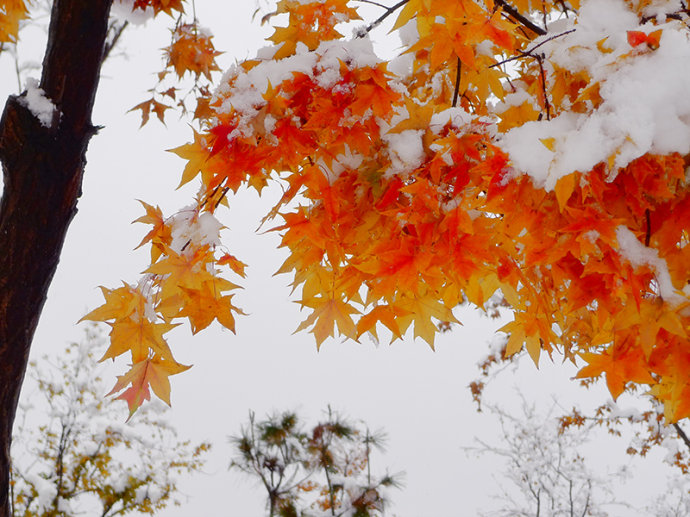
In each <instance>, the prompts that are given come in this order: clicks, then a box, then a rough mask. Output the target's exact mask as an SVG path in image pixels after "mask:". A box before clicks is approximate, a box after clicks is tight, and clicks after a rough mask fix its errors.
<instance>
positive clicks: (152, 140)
mask: <svg viewBox="0 0 690 517" xmlns="http://www.w3.org/2000/svg"><path fill="white" fill-rule="evenodd" d="M196 7H197V13H198V17H199V19H200V20H201V22H202V24H203V25H206V26H208V27H209V28H210V29H211V30H212V32H213V33H214V34H215V43H216V46H217V48H218V49H220V50H223V51H225V52H226V54H224V55H223V56H221V58H220V59H219V61H220V62H221V63H222V64H223V65H224V66H227V65H228V64H230V63H232V62H233V61H234V60H235V59H243V58H246V57H250V56H251V54H252V50H253V49H255V48H257V47H259V46H261V45H262V41H261V38H262V36H263V35H265V32H266V31H265V30H264V31H262V30H261V29H260V28H259V27H258V24H257V23H254V22H252V21H251V15H252V12H253V11H254V9H255V7H256V6H255V4H254V2H253V1H252V0H235V1H232V2H228V1H227V0H197V6H196ZM166 23H167V20H165V19H163V20H160V21H157V22H154V23H152V24H149V25H148V26H146V27H145V28H132V29H129V30H128V31H127V32H126V33H125V37H124V38H123V45H122V46H121V47H120V49H119V50H121V51H123V52H124V53H125V55H117V56H115V57H113V58H112V59H110V60H109V61H108V62H107V63H106V65H105V67H104V70H103V78H102V80H101V85H100V91H99V95H98V99H97V103H96V108H95V113H94V117H93V120H94V123H95V124H97V125H103V126H105V127H104V129H103V130H102V131H101V132H100V134H99V135H97V136H96V137H94V138H93V140H92V141H91V144H90V147H89V153H88V164H87V169H86V175H85V181H84V194H83V197H82V199H81V201H80V204H79V213H78V214H77V217H76V219H75V220H74V222H73V224H72V227H71V229H70V232H69V235H68V239H67V243H66V245H65V249H64V253H63V257H62V260H61V263H60V267H59V269H58V272H57V275H56V278H55V280H54V282H53V285H52V287H51V290H50V293H49V298H48V302H47V304H46V307H45V309H44V312H43V317H42V320H41V323H40V326H39V329H38V332H37V334H36V339H35V344H34V349H33V352H32V356H33V357H38V356H39V355H42V354H44V353H47V352H54V351H56V350H59V349H61V348H62V347H63V346H64V344H65V343H67V342H68V341H71V340H77V339H80V337H81V334H82V328H81V326H79V325H77V324H76V322H77V320H79V318H80V317H81V316H83V315H84V314H85V313H86V312H87V311H88V310H90V309H92V308H93V307H95V306H96V305H98V304H100V303H101V299H102V298H101V295H100V291H99V290H98V289H97V286H98V285H105V286H109V287H114V286H116V285H117V284H118V283H119V282H120V281H121V280H125V281H129V282H135V281H136V280H137V278H138V274H139V272H140V271H141V270H143V269H144V268H145V267H146V264H147V251H142V250H137V251H136V252H133V251H132V249H133V248H134V247H135V246H136V245H137V244H138V243H139V241H140V240H141V238H142V236H143V234H144V231H145V227H144V226H143V225H130V224H129V223H130V221H132V220H133V219H135V218H136V217H138V216H139V215H141V213H140V205H139V204H138V202H137V201H136V199H142V200H145V201H147V202H149V203H152V204H160V205H161V206H162V207H163V209H164V212H165V213H167V214H169V213H170V212H171V211H174V210H176V209H178V208H181V207H183V206H184V205H185V204H188V203H189V200H190V199H191V196H192V195H193V194H194V188H195V187H189V188H187V189H185V190H183V191H177V192H176V191H174V189H175V187H176V186H177V184H178V182H179V177H180V173H181V170H182V167H183V162H182V161H181V160H180V159H179V158H177V157H176V156H175V155H173V154H171V153H166V152H165V149H169V148H172V147H176V146H178V145H181V144H183V143H186V142H187V140H188V139H189V138H190V135H191V130H190V129H189V127H188V126H187V125H186V124H185V123H184V122H178V121H176V120H174V119H173V118H170V117H169V120H168V125H167V127H166V128H164V127H163V126H161V125H160V124H158V122H156V121H154V122H152V123H150V124H149V125H148V126H147V127H145V128H143V129H141V130H140V129H138V126H139V121H140V119H139V115H138V113H136V114H132V113H130V114H126V112H127V110H128V109H130V108H131V107H132V106H134V105H135V104H138V103H139V102H141V101H142V100H144V99H145V98H146V93H145V91H146V90H147V89H148V88H149V87H151V86H152V85H153V83H154V81H155V77H154V74H155V72H157V71H158V70H159V69H160V59H161V58H160V51H159V49H160V48H162V47H163V46H165V45H166V43H167V40H168V37H169V35H168V34H169V33H168V32H167V31H166V29H165V26H166ZM27 52H29V49H27ZM12 67H13V64H12V63H11V62H10V60H9V59H7V57H5V58H0V78H2V79H0V94H1V95H2V98H4V97H5V95H6V94H7V93H14V92H15V91H16V81H15V78H14V75H13V72H12ZM36 75H38V74H36ZM277 194H279V192H278V191H277V190H276V189H273V190H272V191H269V192H266V197H267V199H261V200H260V199H259V198H258V197H257V196H256V194H255V193H254V192H242V193H241V194H240V195H238V196H237V197H234V198H232V199H231V200H230V204H231V208H230V210H229V211H227V212H225V213H222V214H221V218H222V221H223V222H224V223H225V224H226V225H227V226H228V227H229V230H227V231H226V232H225V236H224V237H225V243H226V245H227V246H228V247H229V248H230V250H231V252H232V253H234V254H235V255H237V256H238V257H239V258H241V259H242V260H244V261H245V262H247V263H249V264H250V268H249V269H248V274H249V279H248V280H247V281H246V282H245V287H246V288H245V289H244V291H243V292H241V293H240V294H239V295H237V298H236V301H237V303H238V304H239V305H240V306H241V307H242V308H243V309H244V310H245V311H246V312H248V313H249V315H248V316H247V317H243V318H241V319H239V321H238V324H237V330H238V332H237V335H233V334H231V333H230V332H226V331H222V330H219V329H218V328H217V326H215V325H214V326H213V327H212V328H210V329H208V330H206V331H204V332H202V333H201V334H199V335H197V336H194V337H192V336H191V333H190V332H189V330H188V329H187V328H182V329H179V330H176V331H175V332H174V334H173V335H172V337H171V345H172V347H173V351H174V352H175V353H176V355H177V357H178V360H179V361H180V362H182V363H185V364H192V363H193V364H194V367H193V368H192V369H191V370H190V371H189V372H186V373H184V374H182V375H179V376H176V377H174V378H173V379H172V380H173V383H172V384H173V387H172V401H173V409H172V411H171V412H170V419H171V420H172V421H173V422H174V423H175V424H176V425H177V426H178V428H179V432H180V436H181V437H189V438H192V439H194V440H198V441H201V440H211V441H213V442H214V450H213V453H212V455H211V456H212V457H211V458H210V461H209V463H208V466H207V467H206V469H205V473H203V474H197V475H195V477H194V478H193V479H190V480H189V481H186V482H185V483H184V484H183V490H184V491H185V493H186V494H187V495H188V503H187V504H186V505H183V506H182V507H180V508H172V509H169V510H166V511H165V512H162V513H161V515H162V516H163V517H190V516H196V515H206V516H210V517H215V516H219V517H220V516H235V517H259V516H262V515H264V513H263V512H264V494H263V491H262V489H260V488H259V487H258V485H256V484H254V483H253V482H252V481H251V480H248V479H245V478H244V477H243V476H242V475H241V474H235V473H232V472H228V471H227V465H228V463H229V461H230V457H231V450H230V448H229V446H228V444H227V440H226V437H227V436H228V435H230V434H236V433H237V432H238V431H239V428H240V425H241V424H242V423H244V422H245V421H246V420H247V414H248V411H249V410H250V409H251V410H254V411H256V413H257V414H258V415H259V416H261V415H263V414H265V413H267V412H270V411H272V410H274V409H276V410H284V409H291V408H297V409H299V410H301V412H302V413H303V414H304V416H305V417H307V418H308V419H309V420H315V419H316V418H318V417H319V416H320V414H321V413H320V412H321V411H322V410H323V409H325V408H326V406H327V405H328V404H331V405H332V407H333V408H334V409H336V410H339V411H342V412H343V413H344V414H346V415H348V416H350V417H352V418H356V419H362V420H364V421H365V422H366V423H367V424H368V425H369V426H370V427H371V428H373V429H378V428H382V429H384V430H385V431H386V432H387V433H388V436H389V442H388V452H387V454H386V455H385V456H383V457H380V458H377V459H376V460H375V463H374V465H373V466H374V470H376V471H381V470H383V469H384V468H385V467H388V468H389V470H390V471H391V472H398V471H403V470H404V471H406V473H407V474H406V478H405V488H404V489H403V490H402V491H398V492H397V493H394V496H393V497H394V503H395V506H394V508H393V512H392V514H394V515H397V516H398V517H432V516H433V517H436V516H472V515H476V514H477V511H478V510H480V509H486V508H490V507H492V500H491V499H492V497H491V495H492V494H495V493H496V489H495V486H494V485H495V483H496V480H495V473H494V471H495V470H496V469H497V468H498V467H499V466H500V462H496V461H489V460H487V459H482V460H477V459H474V458H471V457H468V456H467V455H466V454H465V452H463V450H462V447H466V446H470V445H471V444H472V438H473V436H482V437H483V438H484V439H488V440H490V439H491V437H492V436H497V429H496V426H495V420H493V419H492V418H491V417H490V416H488V415H486V414H478V413H477V412H476V411H475V408H474V406H473V404H472V402H471V397H470V393H469V390H468V389H467V385H468V383H469V382H470V381H472V380H473V379H474V378H475V377H476V376H477V369H476V362H477V360H478V359H479V358H480V357H482V355H483V354H484V353H485V352H486V349H487V343H488V342H489V340H490V339H491V337H492V334H493V331H494V329H495V328H497V327H499V326H500V325H501V323H500V322H496V321H490V320H488V319H487V318H482V317H479V316H478V315H477V314H476V313H474V312H472V311H466V312H458V316H459V317H460V319H461V320H463V322H464V324H465V325H464V327H462V328H459V329H457V330H456V331H454V332H452V333H450V334H446V335H442V336H440V337H439V339H438V342H437V347H436V352H432V351H431V350H430V349H429V347H428V346H427V345H426V344H425V343H423V342H421V341H417V342H415V341H413V340H412V339H407V340H405V341H404V342H398V343H395V344H394V345H393V346H390V347H389V346H388V345H387V344H382V345H380V346H379V347H376V346H375V345H374V344H372V343H369V342H366V341H365V342H363V343H362V344H357V343H351V342H341V341H336V340H331V341H327V342H326V343H325V344H324V345H323V347H322V348H321V351H320V352H317V351H316V347H315V345H314V342H313V339H312V338H311V336H310V335H308V334H306V333H301V334H299V335H293V334H292V333H293V331H294V329H295V328H296V327H297V325H298V323H299V321H301V319H302V316H301V315H300V314H299V309H298V306H297V305H296V304H295V303H293V300H294V299H295V298H294V297H293V298H291V296H290V291H289V288H288V287H287V285H288V283H289V281H290V278H289V277H288V276H285V275H283V276H279V277H273V276H272V275H273V273H274V272H275V270H276V269H277V268H278V266H279V265H280V263H281V261H282V260H283V259H284V256H285V255H284V252H282V251H278V250H277V249H276V246H277V242H278V238H277V236H276V235H273V234H269V235H256V234H255V232H254V230H255V229H256V227H257V226H258V222H259V220H260V219H261V217H262V216H263V215H264V214H265V211H266V207H269V206H272V203H271V201H272V200H273V199H275V197H276V195H277ZM37 202H40V200H37ZM557 362H558V359H557ZM574 373H575V370H574V369H573V368H569V367H567V366H563V365H560V364H558V365H556V366H555V367H552V366H550V365H549V364H547V363H544V364H543V365H542V369H541V370H539V371H537V370H536V369H535V368H534V366H533V365H531V364H527V363H525V364H524V365H523V367H522V368H521V370H520V372H519V373H518V374H517V375H516V376H511V375H508V376H506V378H505V379H503V380H501V381H500V382H499V383H497V384H496V385H494V386H491V387H490V388H488V390H487V397H488V398H489V399H490V400H491V401H493V402H504V401H505V403H506V405H507V406H508V407H509V406H510V404H514V403H515V401H516V397H515V388H514V386H515V385H518V384H519V385H520V387H521V390H522V391H523V392H524V393H525V394H526V396H527V397H528V398H529V399H534V400H539V401H541V402H542V403H543V404H544V405H545V406H548V405H550V404H551V400H552V399H553V398H556V399H557V400H558V401H559V403H560V404H562V405H563V406H564V407H566V408H567V407H570V406H572V402H573V401H574V400H577V399H578V398H582V397H583V396H584V393H583V392H582V391H581V390H580V389H579V388H577V387H576V386H575V383H573V382H572V381H569V380H568V379H569V377H572V375H574ZM113 381H114V378H113ZM600 396H603V395H602V392H601V391H599V392H598V395H597V396H595V397H592V396H591V395H587V396H586V398H587V400H590V401H591V400H594V401H595V402H596V401H597V398H596V397H600ZM516 409H517V408H516ZM611 443H613V444H617V445H615V446H613V447H611V445H610V444H609V445H607V446H606V448H607V449H608V450H612V449H616V448H617V447H620V450H621V451H622V450H624V448H625V445H624V444H623V443H621V442H620V441H618V442H615V441H614V442H611ZM599 461H600V462H602V463H605V462H606V461H607V460H605V459H601V457H600V459H599ZM644 465H645V469H646V470H648V471H649V472H651V473H657V474H653V475H651V476H648V477H647V478H645V479H644V480H643V482H644V483H646V484H644V485H643V484H640V483H638V484H636V485H631V486H629V487H622V488H621V491H623V492H621V493H626V494H628V493H630V494H631V495H630V497H635V496H637V497H639V498H640V500H644V499H646V497H645V496H652V495H656V493H658V492H657V491H659V490H662V488H661V487H662V484H661V483H662V482H663V475H662V474H661V472H662V469H660V468H659V467H658V465H659V462H658V461H657V459H651V460H648V463H645V464H644ZM654 479H656V480H657V481H654ZM640 487H642V488H640ZM633 494H636V495H633ZM621 515H626V513H623V514H621Z"/></svg>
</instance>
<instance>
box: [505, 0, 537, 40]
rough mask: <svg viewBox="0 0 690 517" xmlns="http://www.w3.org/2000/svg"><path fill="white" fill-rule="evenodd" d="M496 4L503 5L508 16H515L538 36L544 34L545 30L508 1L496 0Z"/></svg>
mask: <svg viewBox="0 0 690 517" xmlns="http://www.w3.org/2000/svg"><path fill="white" fill-rule="evenodd" d="M496 4H498V5H500V6H501V7H503V10H504V11H505V12H506V13H508V14H509V15H510V16H512V17H513V18H515V19H516V20H517V21H519V22H520V23H521V24H522V25H524V26H525V27H527V28H528V29H529V30H531V31H532V32H534V33H535V34H538V35H539V36H544V35H546V30H545V29H542V28H541V27H539V25H536V24H535V23H533V22H532V21H531V20H530V19H529V18H527V17H525V16H524V15H522V14H520V11H518V10H517V9H515V7H513V6H512V5H510V4H509V3H508V2H506V1H505V0H496Z"/></svg>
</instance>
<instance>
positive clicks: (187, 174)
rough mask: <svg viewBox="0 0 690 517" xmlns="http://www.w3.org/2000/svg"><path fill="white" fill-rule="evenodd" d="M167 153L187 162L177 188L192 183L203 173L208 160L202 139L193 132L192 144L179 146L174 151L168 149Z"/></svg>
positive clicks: (207, 152) (207, 153)
mask: <svg viewBox="0 0 690 517" xmlns="http://www.w3.org/2000/svg"><path fill="white" fill-rule="evenodd" d="M168 151H169V152H171V153H175V154H176V155H177V156H179V157H180V158H182V159H184V160H187V165H185V167H184V171H183V172H182V179H181V180H180V184H179V186H178V188H179V187H181V186H182V185H184V184H185V183H188V182H190V181H192V180H193V179H194V178H195V177H196V176H197V174H199V172H201V171H203V170H204V167H205V166H206V164H207V162H208V161H209V158H210V156H209V151H208V149H207V148H206V145H205V140H204V139H202V137H201V135H200V134H199V133H197V132H196V131H194V142H191V143H189V144H185V145H181V146H179V147H176V148H174V149H168Z"/></svg>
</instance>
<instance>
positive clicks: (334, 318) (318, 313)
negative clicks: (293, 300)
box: [295, 297, 359, 348]
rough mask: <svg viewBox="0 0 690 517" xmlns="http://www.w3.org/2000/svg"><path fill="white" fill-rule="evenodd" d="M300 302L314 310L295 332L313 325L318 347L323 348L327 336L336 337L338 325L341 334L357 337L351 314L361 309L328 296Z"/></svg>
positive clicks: (312, 330)
mask: <svg viewBox="0 0 690 517" xmlns="http://www.w3.org/2000/svg"><path fill="white" fill-rule="evenodd" d="M299 303H300V304H301V305H302V306H303V307H310V308H312V309H313V312H312V313H311V314H310V315H309V317H307V319H305V320H304V321H303V322H302V323H301V324H300V325H299V327H297V330H295V332H299V331H300V330H304V329H306V328H309V327H310V326H311V327H312V328H311V330H310V332H311V333H312V334H314V338H316V346H317V348H321V344H322V343H323V342H324V341H325V340H326V338H327V337H329V336H330V337H335V328H336V326H337V328H338V332H340V334H341V335H343V336H346V337H349V338H352V339H355V338H356V336H357V329H356V326H355V323H354V321H353V320H352V316H351V315H352V314H358V313H359V311H358V310H357V309H355V308H353V307H352V306H350V304H348V303H346V302H344V301H342V300H338V299H335V298H326V297H313V298H309V299H302V300H300V301H299Z"/></svg>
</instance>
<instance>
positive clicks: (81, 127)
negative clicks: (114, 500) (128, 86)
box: [0, 0, 112, 517]
mask: <svg viewBox="0 0 690 517" xmlns="http://www.w3.org/2000/svg"><path fill="white" fill-rule="evenodd" d="M111 3H112V0H55V1H54V3H53V10H52V14H51V22H50V28H49V33H48V46H47V48H46V54H45V57H44V60H43V73H42V76H41V83H40V87H41V88H42V89H43V91H44V92H45V95H46V97H48V98H49V99H50V100H51V101H52V102H53V104H54V105H55V106H56V107H57V110H58V111H59V113H58V114H56V116H55V117H53V121H52V123H46V124H47V125H49V126H50V127H46V126H45V125H43V124H42V123H41V121H39V120H38V119H37V118H36V116H35V115H34V114H33V113H32V111H31V110H30V109H29V105H30V103H29V102H28V101H27V97H26V94H22V95H20V96H10V98H9V99H8V100H7V103H6V105H5V109H4V111H3V114H2V119H0V161H1V162H2V166H3V177H4V192H3V195H2V200H1V201H0V517H9V516H10V501H9V497H8V493H9V490H8V489H9V471H10V456H9V455H10V443H11V437H12V425H13V423H14V416H15V412H16V409H17V401H18V398H19V391H20V389H21V384H22V381H23V379H24V372H25V370H26V364H27V360H28V356H29V348H30V346H31V340H32V338H33V335H34V332H35V330H36V326H37V324H38V320H39V316H40V314H41V310H42V308H43V304H44V303H45V300H46V294H47V291H48V287H49V285H50V282H51V280H52V278H53V274H54V273H55V269H56V267H57V264H58V261H59V257H60V252H61V250H62V245H63V242H64V240H65V234H66V232H67V228H68V226H69V223H70V222H71V220H72V218H73V217H74V215H75V213H76V204H77V198H78V197H79V196H80V194H81V181H82V174H83V170H84V165H85V163H86V160H85V153H86V148H87V145H88V142H89V139H90V138H91V136H93V135H94V134H95V133H96V128H94V126H93V125H92V124H91V111H92V107H93V103H94V98H95V95H96V88H97V86H98V77H99V73H100V66H101V60H102V57H103V48H104V42H105V37H106V32H107V28H108V14H109V11H110V4H111Z"/></svg>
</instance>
